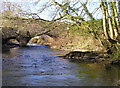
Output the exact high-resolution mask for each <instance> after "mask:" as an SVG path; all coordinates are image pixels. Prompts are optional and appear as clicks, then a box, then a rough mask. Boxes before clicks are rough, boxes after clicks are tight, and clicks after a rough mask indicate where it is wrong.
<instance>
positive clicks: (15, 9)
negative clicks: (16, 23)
mask: <svg viewBox="0 0 120 88" xmlns="http://www.w3.org/2000/svg"><path fill="white" fill-rule="evenodd" d="M2 6H3V12H2V13H3V17H8V18H12V17H20V16H23V15H24V14H23V10H22V8H21V6H20V5H18V4H17V3H12V2H3V3H2Z"/></svg>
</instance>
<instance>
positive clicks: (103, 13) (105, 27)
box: [100, 0, 109, 39]
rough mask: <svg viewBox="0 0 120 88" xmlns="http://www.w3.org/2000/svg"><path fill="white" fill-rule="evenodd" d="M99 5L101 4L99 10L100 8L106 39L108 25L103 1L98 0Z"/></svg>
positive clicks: (107, 36)
mask: <svg viewBox="0 0 120 88" xmlns="http://www.w3.org/2000/svg"><path fill="white" fill-rule="evenodd" d="M100 5H101V10H102V16H103V29H104V34H105V37H106V38H107V39H108V38H109V34H108V25H107V19H106V9H105V3H104V2H103V1H102V0H100Z"/></svg>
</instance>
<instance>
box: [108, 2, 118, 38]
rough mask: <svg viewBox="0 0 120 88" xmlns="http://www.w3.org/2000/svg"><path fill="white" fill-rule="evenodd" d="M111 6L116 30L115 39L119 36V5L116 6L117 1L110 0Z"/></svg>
mask: <svg viewBox="0 0 120 88" xmlns="http://www.w3.org/2000/svg"><path fill="white" fill-rule="evenodd" d="M110 7H111V9H110V10H111V14H112V23H113V31H114V36H115V37H114V39H116V38H117V36H118V25H119V23H118V12H117V7H116V2H115V1H114V0H112V1H111V2H110Z"/></svg>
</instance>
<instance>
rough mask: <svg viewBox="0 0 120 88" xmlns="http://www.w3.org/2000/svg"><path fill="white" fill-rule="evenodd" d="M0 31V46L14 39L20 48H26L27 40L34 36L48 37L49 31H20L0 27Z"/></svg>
mask: <svg viewBox="0 0 120 88" xmlns="http://www.w3.org/2000/svg"><path fill="white" fill-rule="evenodd" d="M0 31H1V32H0V33H1V35H2V44H7V42H8V41H9V40H10V39H16V40H17V41H18V42H19V45H20V46H26V44H27V43H28V42H29V40H30V39H31V38H33V37H35V36H41V35H43V34H46V35H48V32H50V30H42V29H41V30H35V29H31V30H25V29H22V30H21V29H16V28H11V27H0Z"/></svg>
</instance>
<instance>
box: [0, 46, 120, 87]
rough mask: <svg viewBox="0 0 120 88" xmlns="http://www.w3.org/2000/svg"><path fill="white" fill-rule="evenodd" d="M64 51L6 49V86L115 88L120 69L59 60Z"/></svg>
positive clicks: (3, 61)
mask: <svg viewBox="0 0 120 88" xmlns="http://www.w3.org/2000/svg"><path fill="white" fill-rule="evenodd" d="M62 54H65V52H64V51H59V50H55V49H50V48H49V47H47V46H42V45H36V44H30V45H29V47H14V48H11V49H6V48H4V49H3V52H2V85H3V86H113V85H114V84H115V83H116V81H118V80H120V75H119V71H120V67H118V66H112V67H110V68H108V69H106V68H105V66H104V65H102V64H100V63H99V64H98V63H97V64H95V63H78V62H71V61H69V60H66V59H63V58H61V57H59V56H60V55H62Z"/></svg>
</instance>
